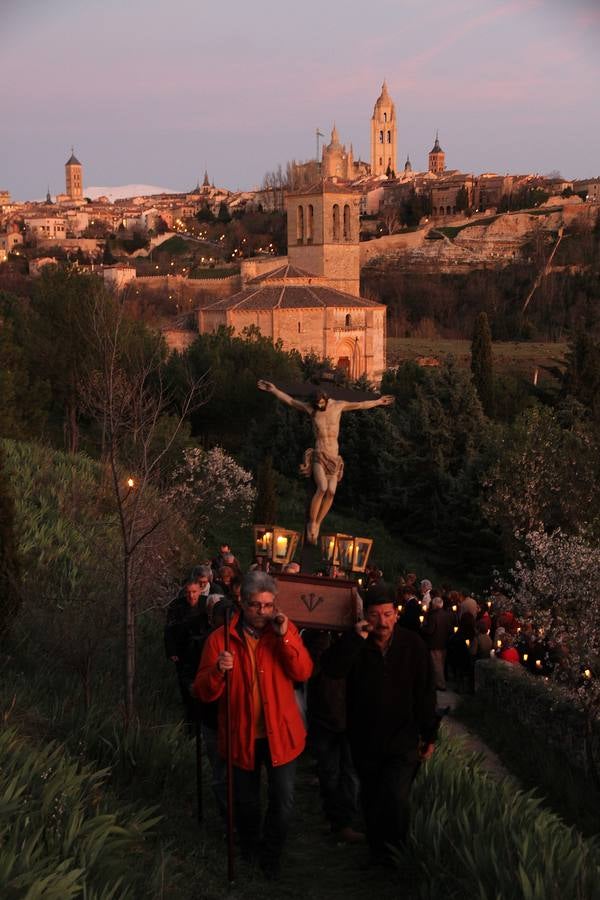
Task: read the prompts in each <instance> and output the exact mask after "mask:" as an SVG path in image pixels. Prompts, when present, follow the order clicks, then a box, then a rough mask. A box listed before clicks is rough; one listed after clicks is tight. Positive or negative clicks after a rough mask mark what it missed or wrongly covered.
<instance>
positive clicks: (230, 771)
mask: <svg viewBox="0 0 600 900" xmlns="http://www.w3.org/2000/svg"><path fill="white" fill-rule="evenodd" d="M230 621H231V607H226V608H225V621H224V623H223V629H224V640H225V646H224V649H225V651H226V652H227V653H229V652H230V651H229V623H230ZM230 676H231V670H230V669H226V670H225V750H226V757H227V878H228V880H229V883H230V884H231V883H232V882H233V877H234V872H233V853H234V848H233V757H232V748H231V679H230Z"/></svg>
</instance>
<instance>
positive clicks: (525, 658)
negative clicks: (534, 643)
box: [523, 653, 529, 662]
mask: <svg viewBox="0 0 600 900" xmlns="http://www.w3.org/2000/svg"><path fill="white" fill-rule="evenodd" d="M528 659H529V653H524V654H523V662H527V660H528Z"/></svg>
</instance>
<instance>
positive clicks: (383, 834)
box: [354, 753, 419, 856]
mask: <svg viewBox="0 0 600 900" xmlns="http://www.w3.org/2000/svg"><path fill="white" fill-rule="evenodd" d="M354 763H355V766H356V771H357V774H358V779H359V781H360V799H361V804H362V809H363V815H364V818H365V828H366V835H367V841H368V843H369V847H370V849H371V853H372V854H373V855H374V856H383V855H386V853H387V848H388V845H390V846H392V847H401V846H402V845H403V844H404V843H405V841H406V835H407V833H408V826H409V812H410V811H409V796H410V789H411V786H412V783H413V781H414V780H415V776H416V774H417V772H418V770H419V760H418V757H417V755H416V753H415V754H414V757H413V756H412V755H410V756H408V757H406V756H403V757H391V758H385V759H381V758H374V759H365V758H360V757H359V758H357V757H356V756H355V757H354Z"/></svg>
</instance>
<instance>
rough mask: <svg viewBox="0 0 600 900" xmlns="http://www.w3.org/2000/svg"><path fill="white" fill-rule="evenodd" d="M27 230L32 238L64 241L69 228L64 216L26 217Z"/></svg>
mask: <svg viewBox="0 0 600 900" xmlns="http://www.w3.org/2000/svg"><path fill="white" fill-rule="evenodd" d="M25 230H26V231H27V233H28V234H29V235H31V237H35V238H40V239H52V240H54V239H56V240H64V238H66V236H67V226H66V223H65V220H64V218H63V217H62V216H26V217H25Z"/></svg>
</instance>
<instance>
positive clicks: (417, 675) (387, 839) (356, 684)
mask: <svg viewBox="0 0 600 900" xmlns="http://www.w3.org/2000/svg"><path fill="white" fill-rule="evenodd" d="M364 605H365V614H364V615H365V618H364V619H362V620H361V621H360V622H358V623H357V624H356V626H355V628H354V630H352V631H349V632H347V633H346V634H344V635H343V636H342V638H341V639H340V640H339V641H338V642H337V643H336V644H335V645H334V646H332V647H331V649H330V650H328V651H326V653H324V654H323V657H322V660H321V664H322V668H323V671H324V672H325V673H326V674H327V675H329V676H330V677H332V678H345V679H346V691H347V728H348V739H349V742H350V748H351V751H352V757H353V761H354V765H355V767H356V772H357V774H358V778H359V781H360V792H361V802H362V807H363V814H364V818H365V826H366V835H367V841H368V843H369V848H370V851H371V858H370V861H369V862H370V864H384V865H385V864H387V863H388V862H389V848H390V847H392V848H393V847H396V848H397V847H401V846H402V845H403V844H404V842H405V839H406V834H407V831H408V824H409V803H408V800H409V793H410V788H411V785H412V782H413V780H414V778H415V775H416V774H417V770H418V768H419V764H420V762H421V760H424V759H428V758H429V757H430V756H431V754H432V753H433V750H434V741H435V738H436V734H437V728H438V722H439V720H438V717H437V715H436V694H435V683H434V679H433V672H432V667H431V661H430V658H429V652H428V650H427V647H426V645H425V643H424V642H423V640H422V638H421V637H420V636H419V635H418V634H415V633H413V632H411V631H409V630H407V629H405V628H402V627H400V626H399V625H398V624H397V618H398V612H397V609H396V605H395V603H394V596H393V591H392V590H391V588H390V587H388V586H387V585H385V584H384V583H383V582H380V583H378V584H375V585H373V586H372V588H370V589H369V590H368V591H367V592H366V595H365V604H364Z"/></svg>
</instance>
